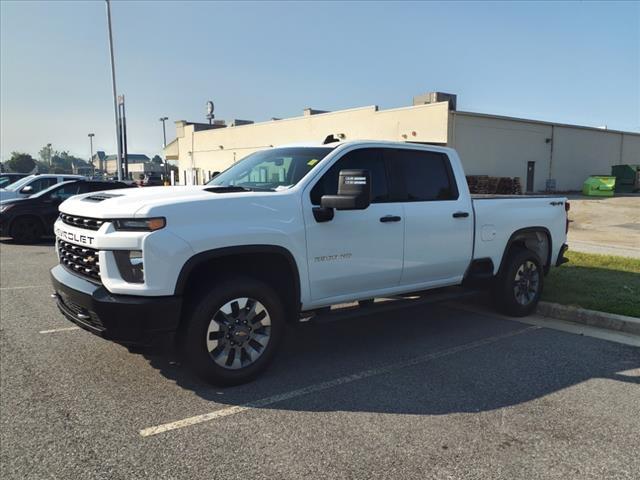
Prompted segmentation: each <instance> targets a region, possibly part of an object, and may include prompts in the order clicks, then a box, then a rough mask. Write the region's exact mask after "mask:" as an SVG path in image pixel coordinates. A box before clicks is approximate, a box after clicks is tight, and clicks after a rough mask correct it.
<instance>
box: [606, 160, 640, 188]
mask: <svg viewBox="0 0 640 480" xmlns="http://www.w3.org/2000/svg"><path fill="white" fill-rule="evenodd" d="M611 175H612V176H614V177H616V192H618V193H631V192H634V191H636V190H637V189H640V181H639V180H638V178H639V177H640V165H612V166H611Z"/></svg>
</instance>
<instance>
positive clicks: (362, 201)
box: [320, 170, 371, 210]
mask: <svg viewBox="0 0 640 480" xmlns="http://www.w3.org/2000/svg"><path fill="white" fill-rule="evenodd" d="M370 204H371V172H369V170H340V176H339V179H338V194H337V195H323V196H322V198H321V199H320V205H321V206H322V208H335V209H336V210H364V209H365V208H367V207H368V206H369V205H370Z"/></svg>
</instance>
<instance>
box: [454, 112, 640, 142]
mask: <svg viewBox="0 0 640 480" xmlns="http://www.w3.org/2000/svg"><path fill="white" fill-rule="evenodd" d="M451 113H452V114H453V115H462V116H467V117H481V118H495V119H498V120H509V121H511V122H522V123H535V124H538V125H550V126H554V127H566V128H579V129H581V130H591V131H596V132H605V133H619V134H623V135H637V136H640V132H630V131H627V130H611V129H608V128H598V127H589V126H586V125H574V124H571V123H558V122H550V121H547V120H532V119H529V118H520V117H509V116H506V115H493V114H491V113H479V112H465V111H461V110H452V111H451Z"/></svg>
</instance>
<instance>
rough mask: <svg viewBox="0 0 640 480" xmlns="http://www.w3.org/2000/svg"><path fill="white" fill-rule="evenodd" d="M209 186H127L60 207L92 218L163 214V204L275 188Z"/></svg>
mask: <svg viewBox="0 0 640 480" xmlns="http://www.w3.org/2000/svg"><path fill="white" fill-rule="evenodd" d="M207 188H208V187H207V186H186V187H143V188H124V189H116V190H109V191H105V192H94V193H89V194H84V195H76V196H74V197H71V198H70V199H68V200H66V201H64V202H63V203H62V204H61V205H60V211H61V212H63V213H67V214H70V215H78V216H84V217H91V218H100V219H109V218H135V217H144V216H146V215H148V213H149V211H150V210H151V209H153V211H154V214H159V215H162V210H163V209H162V207H163V206H168V205H171V206H177V205H179V204H181V203H184V204H189V203H199V202H203V201H215V200H219V199H231V198H246V197H247V196H249V197H253V196H256V197H261V196H264V195H273V192H225V193H213V192H210V191H208V190H206V189H207Z"/></svg>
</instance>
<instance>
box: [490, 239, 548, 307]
mask: <svg viewBox="0 0 640 480" xmlns="http://www.w3.org/2000/svg"><path fill="white" fill-rule="evenodd" d="M543 286H544V271H543V268H542V262H541V261H540V258H539V257H538V255H536V254H535V253H534V252H532V251H531V250H528V249H526V248H515V249H513V250H511V252H509V255H508V257H507V260H506V263H505V265H504V266H503V268H502V271H501V272H500V274H499V275H498V276H497V277H496V279H495V284H494V288H493V292H492V293H493V300H494V303H495V305H496V307H497V309H498V310H499V311H500V312H502V313H504V314H506V315H510V316H512V317H525V316H527V315H530V314H532V313H533V312H534V311H535V310H536V307H537V306H538V302H539V301H540V296H541V295H542V288H543Z"/></svg>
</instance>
